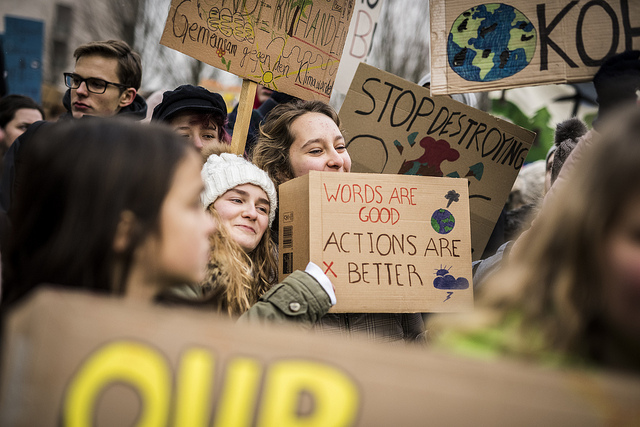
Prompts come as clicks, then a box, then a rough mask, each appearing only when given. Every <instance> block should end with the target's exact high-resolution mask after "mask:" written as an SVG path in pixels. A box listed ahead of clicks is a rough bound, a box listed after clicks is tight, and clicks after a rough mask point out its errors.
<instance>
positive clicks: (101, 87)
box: [64, 73, 127, 94]
mask: <svg viewBox="0 0 640 427" xmlns="http://www.w3.org/2000/svg"><path fill="white" fill-rule="evenodd" d="M82 82H85V84H86V86H87V90H88V91H89V92H91V93H98V94H100V93H105V91H106V90H107V86H109V85H113V86H116V87H119V88H120V89H122V90H125V89H126V88H127V86H125V85H123V84H120V83H112V82H108V81H106V80H102V79H96V78H93V77H89V78H87V79H84V78H82V77H80V76H79V75H77V74H74V73H64V84H65V85H66V86H67V87H68V88H69V89H78V88H79V87H80V85H81V84H82Z"/></svg>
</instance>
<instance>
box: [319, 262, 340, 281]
mask: <svg viewBox="0 0 640 427" xmlns="http://www.w3.org/2000/svg"><path fill="white" fill-rule="evenodd" d="M322 263H323V264H324V265H326V266H327V269H326V270H325V271H324V274H327V272H328V271H330V272H331V273H332V274H333V276H334V277H338V275H337V274H336V273H335V272H334V271H333V270H332V269H331V266H332V265H333V261H331V264H327V263H326V262H324V261H322Z"/></svg>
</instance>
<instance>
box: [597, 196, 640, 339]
mask: <svg viewBox="0 0 640 427" xmlns="http://www.w3.org/2000/svg"><path fill="white" fill-rule="evenodd" d="M604 253H605V255H604V257H605V268H604V281H605V283H604V287H603V295H602V297H603V301H604V305H605V307H604V311H605V316H606V317H607V320H608V321H609V322H610V324H611V325H612V326H613V327H614V328H615V329H616V330H617V331H619V332H621V333H622V334H623V336H626V337H628V338H630V339H632V340H635V342H636V344H637V345H640V197H638V196H636V197H635V199H632V200H631V201H630V202H629V205H628V207H627V208H626V210H625V211H623V213H622V216H621V217H620V218H619V219H618V221H616V222H615V223H614V225H613V227H612V229H611V231H610V233H609V236H608V241H607V244H606V246H605V252H604Z"/></svg>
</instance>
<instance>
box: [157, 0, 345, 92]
mask: <svg viewBox="0 0 640 427" xmlns="http://www.w3.org/2000/svg"><path fill="white" fill-rule="evenodd" d="M353 2H354V0H332V1H326V0H325V1H322V0H315V1H313V0H246V1H244V0H243V1H231V0H172V2H171V8H170V10H169V15H168V17H167V22H166V25H165V28H164V32H163V34H162V38H161V40H160V43H161V44H163V45H165V46H168V47H170V48H172V49H175V50H178V51H180V52H182V53H185V54H187V55H189V56H192V57H193V58H196V59H199V60H201V61H203V62H206V63H207V64H210V65H212V66H214V67H216V68H221V69H223V70H226V71H229V72H231V73H233V74H236V75H238V76H240V77H242V78H244V79H248V80H252V81H254V82H256V83H259V84H262V85H264V86H267V87H269V88H270V89H273V90H277V91H280V92H285V93H288V94H290V95H294V96H297V97H299V98H302V99H322V100H326V101H328V100H329V97H330V95H331V90H332V88H333V85H334V80H335V76H336V72H337V70H338V65H339V62H340V57H341V55H342V50H343V48H344V42H345V38H346V35H347V30H348V28H349V22H350V19H351V15H352V12H353Z"/></svg>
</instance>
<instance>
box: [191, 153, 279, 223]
mask: <svg viewBox="0 0 640 427" xmlns="http://www.w3.org/2000/svg"><path fill="white" fill-rule="evenodd" d="M201 175H202V181H203V182H204V191H203V192H202V194H201V195H200V198H201V200H202V204H203V205H204V207H205V208H208V207H209V205H210V204H211V203H213V202H215V201H216V200H217V199H218V197H220V196H222V195H223V194H224V193H226V192H227V191H228V190H231V189H232V188H235V187H237V186H238V185H242V184H253V185H257V186H258V187H260V188H262V189H263V190H264V192H265V193H267V197H268V198H269V205H270V206H269V227H271V224H272V223H273V220H274V219H275V217H276V208H277V207H278V196H277V194H276V187H275V186H274V185H273V182H272V181H271V179H270V178H269V175H267V173H266V172H265V171H263V170H262V169H260V168H259V167H257V166H256V165H254V164H253V163H250V162H248V161H247V160H245V159H244V158H243V157H241V156H237V155H235V154H231V153H222V154H220V155H217V154H212V155H210V156H209V158H208V159H207V163H205V164H204V166H203V167H202V172H201Z"/></svg>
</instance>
